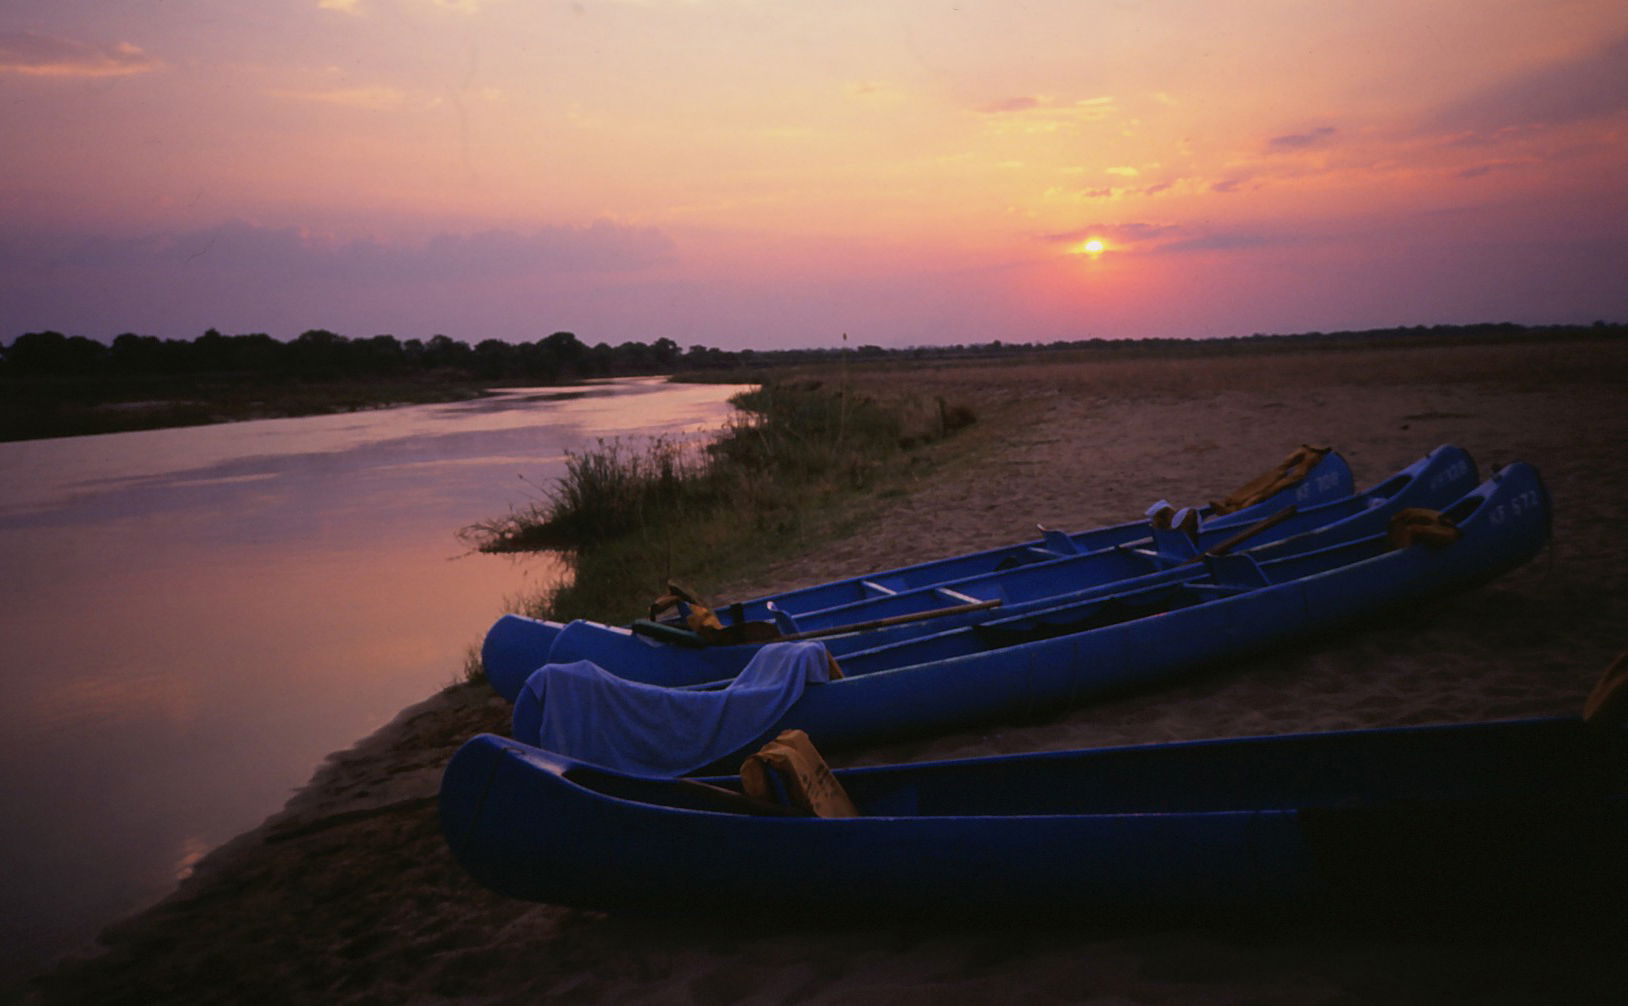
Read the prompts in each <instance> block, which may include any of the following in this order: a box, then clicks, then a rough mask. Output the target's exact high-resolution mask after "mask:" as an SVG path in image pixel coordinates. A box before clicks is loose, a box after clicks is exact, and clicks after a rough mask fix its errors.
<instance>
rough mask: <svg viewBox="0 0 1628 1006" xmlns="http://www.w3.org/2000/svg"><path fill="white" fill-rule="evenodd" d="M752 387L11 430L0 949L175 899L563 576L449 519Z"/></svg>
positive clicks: (536, 395) (718, 414)
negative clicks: (33, 437) (480, 541)
mask: <svg viewBox="0 0 1628 1006" xmlns="http://www.w3.org/2000/svg"><path fill="white" fill-rule="evenodd" d="M737 390H739V389H738V388H736V387H726V386H718V385H671V384H665V383H662V382H660V381H658V380H653V379H637V380H621V381H609V382H600V383H596V384H593V385H589V386H586V387H581V388H572V389H518V390H509V391H505V392H503V393H501V394H497V395H494V396H492V397H489V398H483V399H478V400H475V401H470V402H462V403H457V404H443V405H423V406H411V407H404V408H397V409H384V410H377V411H370V412H360V413H347V414H343V415H333V416H314V417H307V418H301V419H268V420H258V421H252V422H242V423H231V424H224V425H218V426H201V427H190V428H185V429H168V430H146V431H141V432H135V433H117V434H108V435H103V436H91V437H74V438H66V439H56V440H37V441H26V442H21V443H0V696H3V701H0V801H3V803H0V806H3V807H4V810H5V813H4V816H3V818H0V853H3V855H4V856H5V862H4V865H3V867H0V946H3V947H4V950H3V951H0V953H3V954H4V959H0V969H3V970H4V971H5V972H11V973H13V974H15V973H17V972H19V971H21V970H24V969H26V968H28V967H30V966H33V965H35V964H37V963H38V962H40V961H41V960H43V959H45V958H48V957H49V956H50V955H53V954H57V953H60V952H62V951H64V950H71V949H74V948H76V947H78V946H81V945H85V944H88V943H89V941H90V940H91V939H92V938H93V937H94V934H95V932H96V931H97V930H98V929H99V928H100V927H101V926H102V925H104V924H106V923H108V922H111V921H113V920H114V919H116V918H118V917H120V916H123V915H125V914H128V913H130V912H132V911H135V910H137V909H139V908H141V907H143V906H144V905H146V904H149V903H151V902H153V901H155V900H157V899H158V898H160V897H162V896H163V895H164V894H165V893H167V892H168V891H170V890H171V889H173V887H174V885H175V883H176V882H177V880H178V879H179V878H180V877H181V876H184V875H185V873H186V871H187V870H188V869H189V868H190V867H191V865H192V864H193V863H195V862H196V861H197V860H198V859H199V858H200V857H201V856H202V855H203V854H204V853H205V852H207V851H208V850H210V849H211V848H213V847H215V846H217V845H219V844H221V843H222V842H224V841H226V840H227V839H229V838H231V837H232V836H233V835H236V834H238V833H241V832H243V831H245V830H247V829H249V828H251V827H253V826H254V825H256V824H258V823H259V822H260V821H261V820H263V819H264V818H265V817H266V816H267V815H269V814H271V813H272V812H273V811H275V810H277V809H278V808H279V807H281V806H282V804H283V802H284V801H285V800H286V799H287V797H288V796H289V795H290V793H291V792H292V791H293V790H294V789H295V788H297V787H298V786H300V785H301V784H303V783H304V782H305V781H306V780H307V779H309V778H310V776H311V774H312V772H313V770H314V769H315V768H316V767H317V765H318V764H319V763H320V762H321V761H322V759H323V757H324V756H325V755H327V754H329V753H330V752H333V751H335V750H339V749H342V748H345V747H348V746H349V745H350V744H351V743H352V742H354V741H356V740H358V739H360V738H361V737H363V736H364V735H366V734H368V733H370V732H371V731H373V730H374V729H376V728H378V727H379V726H382V725H383V724H384V723H386V722H388V721H389V720H390V719H391V717H392V716H394V714H395V713H396V712H397V711H398V710H399V709H401V708H402V707H404V706H406V705H409V704H411V703H413V702H416V701H418V700H420V699H422V698H425V697H426V696H428V695H429V694H431V693H432V692H434V691H435V690H436V689H437V688H439V687H441V686H443V685H445V684H447V683H448V682H450V681H453V680H454V679H456V678H457V677H459V676H460V674H461V672H462V668H463V664H464V659H465V655H466V653H467V652H468V649H469V647H470V646H472V645H475V644H478V642H479V640H480V638H481V635H482V634H483V633H484V631H485V629H486V626H487V625H489V624H490V623H491V621H492V620H493V619H494V618H496V617H497V616H498V615H499V614H501V613H502V612H503V611H505V610H508V608H509V607H512V604H511V601H512V599H513V598H516V597H518V596H519V595H521V594H522V593H524V592H526V591H527V590H530V589H533V588H535V587H537V586H539V585H540V584H541V583H543V582H544V581H546V580H548V579H551V578H552V577H554V576H557V575H558V574H559V572H560V567H559V566H558V564H557V563H556V562H554V561H553V560H552V559H551V558H549V557H547V556H534V557H530V558H525V559H516V558H513V557H502V556H489V555H479V554H472V553H470V552H469V551H468V550H467V549H466V548H465V547H464V546H463V545H462V544H461V543H460V542H459V541H458V540H457V538H456V536H455V532H456V531H457V529H458V528H460V527H462V526H464V525H467V524H470V523H472V522H474V521H477V520H481V519H484V518H488V517H494V516H498V515H501V514H503V513H504V512H506V510H507V509H508V508H509V507H511V506H524V505H525V504H527V503H528V502H530V501H531V500H533V499H536V498H537V497H538V496H539V495H540V493H541V490H542V488H543V487H546V486H548V485H551V484H552V483H553V481H554V479H555V478H556V477H557V476H558V475H559V474H561V472H562V471H563V461H564V456H565V452H566V451H567V450H580V449H583V448H586V447H590V446H592V445H593V444H594V443H595V442H596V440H597V439H599V438H609V437H623V438H629V437H639V436H643V435H650V434H663V433H667V434H672V433H693V432H697V431H701V430H706V429H712V428H716V427H717V426H718V425H720V424H721V423H722V421H723V420H724V419H725V418H726V417H727V416H728V415H729V412H730V407H729V406H728V404H727V401H726V400H727V398H728V397H729V396H730V395H731V394H733V393H734V392H735V391H737Z"/></svg>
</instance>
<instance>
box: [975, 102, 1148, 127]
mask: <svg viewBox="0 0 1628 1006" xmlns="http://www.w3.org/2000/svg"><path fill="white" fill-rule="evenodd" d="M972 110H973V111H975V112H977V113H979V114H980V115H983V116H985V117H986V118H987V119H988V120H989V123H990V125H991V126H992V128H994V129H996V130H997V131H1000V132H1023V133H1055V132H1059V131H1061V130H1064V129H1070V128H1074V127H1078V126H1081V125H1084V124H1087V123H1094V122H1102V121H1104V120H1106V119H1108V118H1110V117H1112V116H1113V115H1114V114H1115V113H1116V112H1117V111H1118V109H1117V108H1116V106H1115V105H1114V99H1113V98H1111V97H1106V96H1104V97H1098V98H1081V99H1079V100H1076V101H1062V100H1058V99H1055V98H1050V97H1047V96H1044V95H1019V96H1012V97H1005V98H996V99H994V100H992V101H986V102H983V103H981V104H978V105H974V106H972Z"/></svg>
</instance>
